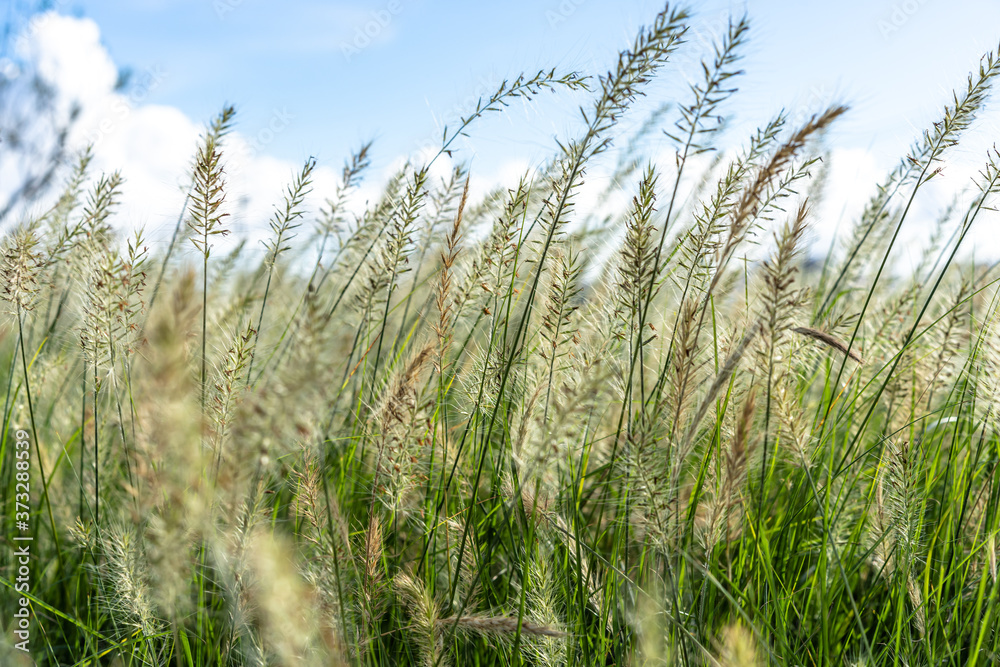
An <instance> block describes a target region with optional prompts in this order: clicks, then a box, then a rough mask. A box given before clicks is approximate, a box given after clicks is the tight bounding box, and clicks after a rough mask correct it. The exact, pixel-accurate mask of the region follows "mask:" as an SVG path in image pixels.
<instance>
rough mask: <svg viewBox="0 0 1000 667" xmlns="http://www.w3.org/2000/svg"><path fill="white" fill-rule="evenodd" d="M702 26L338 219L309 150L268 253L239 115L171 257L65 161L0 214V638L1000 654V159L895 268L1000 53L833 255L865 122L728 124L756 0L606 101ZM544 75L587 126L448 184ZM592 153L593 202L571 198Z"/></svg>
mask: <svg viewBox="0 0 1000 667" xmlns="http://www.w3.org/2000/svg"><path fill="white" fill-rule="evenodd" d="M689 20H690V19H689V15H688V12H687V11H685V10H683V9H680V8H676V7H674V6H668V7H666V8H664V10H663V11H662V12H660V13H659V14H657V15H656V16H654V17H652V21H651V22H650V24H649V25H648V27H645V28H643V29H642V30H641V31H640V32H639V34H638V35H637V37H636V38H635V40H634V42H632V43H631V45H630V46H628V48H626V49H625V50H623V51H622V52H621V53H620V54H619V57H618V58H617V59H616V60H614V61H613V62H611V63H609V65H610V66H609V68H608V71H607V72H606V73H605V74H604V75H602V76H597V77H595V78H590V77H587V76H584V75H581V74H579V73H576V72H569V73H559V72H557V71H556V70H542V71H540V72H538V73H537V74H534V75H522V76H520V77H517V78H516V79H514V80H512V81H506V82H504V83H503V84H502V85H500V86H499V87H498V89H497V90H496V91H495V92H494V93H492V94H491V95H489V96H488V97H484V98H483V99H482V100H480V102H479V103H478V104H477V105H476V107H475V108H473V109H469V110H468V115H466V116H463V117H462V119H461V121H460V123H459V124H458V125H457V126H453V127H451V128H448V129H446V130H445V131H444V133H443V136H442V139H441V145H440V147H439V150H438V151H437V152H436V153H434V154H432V155H430V156H429V158H428V159H426V160H425V161H423V162H409V163H406V164H405V165H404V166H403V167H401V168H400V169H399V170H398V172H397V173H396V174H395V175H393V176H392V177H391V178H390V179H389V180H388V182H387V183H386V184H385V185H384V187H383V189H382V191H381V192H380V193H379V195H378V196H376V197H372V198H371V199H370V200H369V201H368V202H367V203H365V206H366V208H365V210H364V211H363V212H361V213H358V214H356V215H355V214H352V211H354V210H356V209H355V208H354V207H355V206H357V205H358V204H359V203H360V202H358V201H357V194H358V191H359V186H360V184H361V182H362V180H363V179H364V178H365V177H366V175H367V169H368V166H369V164H370V162H371V160H372V155H373V153H374V151H375V150H376V148H374V147H373V146H372V145H371V144H364V145H362V146H361V147H359V149H358V150H357V151H356V152H355V153H354V154H352V155H350V156H348V157H347V159H346V161H345V163H344V166H343V170H342V172H341V177H340V179H339V182H338V184H337V186H336V188H335V189H334V190H333V191H332V192H315V193H313V194H315V195H318V196H319V198H320V199H321V200H322V201H323V202H324V203H323V204H322V205H321V206H319V207H316V208H313V207H312V205H311V203H310V202H312V201H313V200H312V199H311V197H310V196H309V195H310V193H311V192H312V190H313V189H316V188H318V186H317V184H316V183H315V182H314V180H313V176H314V170H315V169H316V168H317V167H318V165H317V162H316V160H314V159H312V158H310V159H309V160H307V161H306V162H305V164H304V165H303V166H302V168H301V169H300V170H299V171H297V172H296V173H294V174H291V175H290V179H289V185H287V186H286V187H285V190H284V197H283V201H281V202H276V207H275V211H274V215H273V217H272V219H271V221H270V230H269V232H267V237H266V241H265V244H264V249H263V252H261V253H260V254H259V255H256V256H255V255H253V254H252V253H250V252H247V250H246V249H247V246H246V245H245V243H241V242H233V241H232V239H229V240H225V239H224V238H223V237H225V236H227V235H228V234H229V229H228V218H227V217H226V216H227V211H228V210H229V204H228V203H227V202H228V200H227V187H228V186H227V179H226V168H227V152H226V142H225V139H226V136H227V134H228V133H229V132H230V130H231V129H232V127H233V125H234V122H235V115H234V113H235V112H234V110H233V109H232V108H231V107H226V108H224V109H223V110H222V111H221V113H220V114H219V115H218V116H217V117H216V118H215V119H214V120H212V121H211V122H210V123H209V125H208V127H207V129H206V130H205V133H204V135H203V137H202V139H201V141H200V144H199V146H198V149H197V153H196V154H195V155H194V156H192V163H191V164H192V168H191V173H190V174H188V175H187V178H189V179H190V192H189V196H188V198H187V201H186V203H185V209H184V210H183V211H180V212H178V213H179V218H178V225H177V229H176V230H175V233H174V238H173V240H172V242H171V243H170V245H169V246H168V247H167V248H165V249H164V250H163V251H162V252H158V253H150V252H148V251H147V250H146V248H145V245H144V242H143V240H142V235H141V234H137V235H134V236H131V237H127V238H126V237H123V236H122V235H120V234H119V233H118V232H117V231H116V230H118V229H121V228H127V227H128V226H129V225H128V222H129V221H125V220H121V219H119V215H118V213H117V204H118V202H119V201H120V199H121V192H122V190H121V185H122V183H123V182H124V180H123V179H125V178H127V177H128V175H127V174H118V173H112V174H106V175H100V174H93V173H91V172H92V164H91V162H92V159H91V152H90V151H89V150H88V151H85V152H83V153H82V154H81V155H80V156H79V157H78V159H77V161H76V163H75V165H72V166H71V167H70V168H69V169H68V176H67V178H66V181H65V187H64V190H63V192H62V193H61V195H60V196H59V197H57V198H56V199H55V200H54V201H55V203H54V204H53V206H52V208H51V209H49V210H47V211H44V212H42V213H41V214H39V215H38V216H37V217H35V218H29V219H25V220H23V221H20V224H18V225H17V226H16V228H12V229H9V230H7V231H6V233H5V236H4V237H3V239H2V242H0V283H2V284H0V297H2V299H3V301H4V308H3V318H4V319H3V321H2V327H0V373H2V374H3V375H2V377H5V378H6V394H5V398H4V401H3V405H4V408H3V409H4V413H3V424H4V428H3V431H2V433H3V435H2V438H0V488H2V489H3V492H4V498H3V503H2V504H0V521H2V523H3V528H4V533H3V534H4V535H7V536H13V535H17V534H19V528H18V522H22V521H24V520H25V517H27V523H28V524H29V525H30V532H29V534H30V536H31V537H32V538H33V541H32V542H31V549H32V559H33V560H32V563H33V568H34V569H33V570H32V578H31V582H30V588H29V589H28V590H27V591H22V592H15V589H16V586H17V576H18V566H19V565H18V562H17V559H16V556H15V555H14V549H13V548H6V549H2V550H0V584H2V585H3V586H5V587H6V589H7V591H8V594H6V595H4V596H2V597H0V663H2V664H4V665H6V664H11V665H19V664H29V663H28V662H26V661H25V658H26V656H25V655H24V654H23V652H21V651H19V650H18V649H17V648H15V645H16V643H17V641H18V638H17V635H16V634H15V630H17V627H16V625H15V623H14V622H13V621H12V620H11V619H15V618H16V617H15V616H14V613H15V612H16V611H17V609H18V608H19V598H21V597H22V596H23V597H25V599H26V600H27V601H28V602H29V603H30V606H31V610H32V613H33V615H32V618H31V621H30V622H31V628H32V643H31V647H32V653H31V656H30V659H31V660H33V661H34V662H35V664H39V665H52V666H55V665H75V666H79V667H83V666H85V665H87V666H96V665H158V666H163V667H168V666H172V665H225V666H232V667H242V666H245V665H261V666H263V665H283V666H298V665H351V666H353V665H358V666H361V665H366V666H367V665H411V664H412V665H425V666H426V667H442V666H445V665H480V666H487V665H593V666H597V665H645V664H662V665H678V666H680V665H685V666H687V665H727V666H728V665H733V666H736V665H740V666H743V665H783V666H788V667H792V666H793V665H841V664H857V665H873V666H874V665H879V666H886V667H888V666H892V667H897V666H900V665H947V666H952V665H954V666H958V665H990V664H995V663H996V662H997V661H998V660H1000V657H998V656H1000V632H998V631H997V630H998V629H1000V581H998V575H997V549H998V545H997V541H998V533H1000V512H998V507H997V503H998V499H1000V477H998V474H997V471H998V461H1000V419H998V417H1000V411H998V409H997V407H996V403H997V401H998V400H1000V384H998V381H997V374H998V373H1000V319H998V311H997V308H998V304H1000V292H998V285H1000V273H998V270H1000V269H998V265H996V264H984V263H980V262H978V261H977V260H974V259H971V257H974V256H975V255H973V254H971V253H963V252H962V248H963V247H964V244H965V241H966V238H967V235H968V233H969V231H970V229H972V227H973V226H974V225H979V224H983V223H988V222H989V221H988V220H986V219H985V218H987V216H989V215H992V214H993V209H994V207H995V206H996V204H997V202H996V194H997V191H998V189H1000V167H998V164H1000V158H998V154H997V153H996V152H995V151H989V152H987V151H985V150H983V169H982V172H981V173H980V174H979V176H978V177H977V178H976V180H975V185H976V188H975V189H974V190H973V191H971V192H970V193H969V195H968V197H966V200H967V201H966V200H961V202H960V203H956V204H955V205H953V206H951V207H949V208H948V209H947V211H946V213H945V214H944V215H943V216H942V217H941V219H940V220H939V221H938V232H937V233H936V234H935V237H934V239H933V241H932V243H931V245H930V246H929V249H928V250H927V254H926V257H925V259H924V261H921V262H920V263H919V264H918V266H917V268H916V269H915V270H914V271H913V272H912V273H910V274H906V273H901V272H900V271H898V270H897V268H896V267H897V266H898V265H897V264H896V263H895V259H896V258H897V257H898V256H899V255H900V254H901V253H900V250H901V249H900V248H899V247H898V246H899V242H898V239H899V238H900V237H899V234H900V229H901V228H902V227H903V225H904V224H909V223H910V222H911V218H912V217H913V214H912V213H911V211H912V210H913V204H914V202H916V201H918V200H920V199H921V197H922V196H923V194H924V193H923V191H924V186H925V184H926V183H927V182H928V181H929V180H930V179H932V178H947V173H946V172H942V171H941V167H942V164H943V163H942V161H943V160H945V159H946V158H947V155H948V154H949V153H950V152H951V151H953V150H954V149H955V147H956V146H957V145H958V144H959V143H960V142H962V141H963V135H964V134H965V132H966V130H967V129H968V128H969V126H970V125H971V124H972V122H973V121H974V119H975V116H976V114H977V113H978V112H979V111H980V110H981V109H982V108H983V107H984V105H986V104H987V103H988V100H989V93H990V89H991V86H992V84H993V81H994V78H995V76H996V74H997V73H998V72H1000V64H998V59H997V55H996V54H995V53H989V54H987V55H986V56H984V58H983V60H982V63H981V66H980V68H979V69H977V70H976V71H974V72H973V73H972V74H971V75H970V77H969V79H968V81H967V82H966V83H965V84H964V85H963V86H961V87H960V89H959V90H958V91H957V92H956V93H955V95H954V96H953V98H952V101H951V102H950V103H949V104H948V105H947V106H946V107H945V109H944V110H943V112H942V113H941V117H940V118H939V119H938V120H937V122H935V123H934V124H933V125H931V126H930V127H929V128H928V129H927V130H926V131H925V132H923V133H922V134H920V135H918V136H917V137H916V138H915V142H914V144H913V148H912V150H910V151H909V153H908V154H907V155H906V156H903V157H902V158H901V160H900V161H899V163H898V164H897V165H896V167H895V168H894V169H893V170H892V171H891V172H890V173H889V174H888V175H887V176H886V177H885V179H884V180H883V181H882V182H881V183H877V184H876V183H873V184H872V185H871V191H870V192H869V193H860V195H859V196H862V197H867V199H865V202H866V205H865V206H864V208H863V210H862V212H861V213H860V214H859V216H858V218H857V219H856V220H854V221H852V222H851V225H850V226H849V229H847V231H846V232H845V234H844V235H843V236H842V238H840V239H839V240H838V241H837V242H836V243H834V244H832V245H831V248H830V250H829V254H828V255H827V256H826V257H825V258H822V257H821V258H818V259H819V260H820V261H816V260H817V257H816V256H815V254H814V252H815V249H814V248H812V247H811V245H810V238H811V237H810V229H811V228H813V227H816V226H820V225H824V226H829V225H832V224H833V221H830V220H824V219H822V217H821V215H822V214H821V213H818V211H820V210H821V209H822V207H819V206H816V205H815V202H817V201H819V200H820V198H821V196H822V194H823V193H822V187H823V182H824V181H823V178H822V173H821V162H820V159H819V158H820V156H821V155H823V154H825V153H827V152H828V151H829V143H830V142H831V141H832V138H831V137H835V136H836V134H835V129H836V127H837V124H838V123H839V122H840V120H841V118H842V117H843V116H845V115H846V114H849V111H848V109H847V108H846V107H845V106H843V105H840V104H833V105H830V106H827V107H825V108H819V109H806V110H803V113H802V114H801V115H789V114H785V113H779V114H777V115H776V116H774V117H773V118H772V119H771V120H770V121H768V122H766V123H765V124H764V125H762V126H761V127H760V128H759V129H757V130H756V131H754V132H752V133H751V134H750V135H749V136H747V137H745V138H744V139H743V141H742V142H741V143H740V144H739V145H738V146H736V147H734V148H732V149H727V150H725V151H722V150H717V149H718V148H719V147H717V146H716V141H717V136H718V135H719V133H718V130H719V129H720V128H721V127H722V126H723V125H724V123H723V121H724V119H725V118H727V117H730V116H732V115H734V114H735V113H736V112H738V110H739V100H740V93H739V91H738V89H737V88H738V84H739V81H740V75H741V74H742V72H741V70H740V69H739V63H740V59H741V57H742V55H743V53H744V51H745V49H746V48H747V45H748V44H752V41H753V39H754V34H753V30H752V29H751V26H750V21H749V20H748V19H747V18H746V17H743V18H738V19H734V20H733V21H732V22H731V24H730V25H729V27H728V29H727V30H725V31H724V33H723V34H722V35H720V37H719V41H718V43H717V44H716V45H715V47H714V49H711V50H709V52H707V53H705V54H701V55H703V56H704V62H703V66H702V67H701V68H700V70H698V71H696V72H693V73H691V77H690V78H689V81H690V82H691V83H689V85H688V86H687V87H681V88H680V92H679V93H678V95H677V98H676V99H675V100H673V102H674V104H673V105H672V106H666V107H661V108H657V109H655V110H654V111H653V112H652V114H651V115H649V117H648V118H646V119H645V120H644V121H643V118H642V117H641V116H640V117H639V118H635V119H633V120H636V121H638V122H636V123H634V124H632V125H631V126H633V127H638V128H639V129H638V131H637V132H635V133H630V132H628V131H625V130H622V129H621V128H622V126H623V124H622V123H621V120H622V119H623V118H626V117H631V116H635V115H636V114H637V113H638V111H639V110H638V109H636V108H635V106H636V101H637V100H638V98H640V97H641V96H642V95H643V94H644V93H645V92H647V90H648V89H649V87H650V85H651V83H652V81H653V79H654V78H656V77H661V76H669V77H674V76H676V74H675V73H670V74H665V73H667V72H672V68H669V67H666V65H667V64H668V63H670V62H671V60H672V59H673V58H674V57H675V54H677V53H678V52H684V51H687V52H695V51H696V46H695V45H694V44H693V43H688V42H687V41H686V36H687V31H688V25H689ZM546 91H550V92H553V93H555V94H558V95H564V94H565V95H574V96H577V97H578V98H581V99H584V100H585V101H584V102H583V104H582V106H581V112H580V114H581V118H580V121H581V122H580V125H579V129H578V131H577V132H576V133H575V134H568V135H567V136H562V137H559V139H558V143H556V144H554V145H553V151H552V155H551V159H550V160H549V161H548V163H547V164H546V165H545V166H543V167H542V168H540V169H539V170H538V171H537V172H536V173H533V174H525V175H524V176H522V177H521V178H520V179H519V180H517V181H514V182H509V183H503V184H500V185H499V186H498V187H497V188H495V189H494V190H493V191H491V192H488V193H486V194H485V195H483V196H482V197H477V196H474V195H472V194H470V187H469V182H470V177H469V169H468V165H467V164H466V163H465V162H463V157H464V155H463V152H462V150H460V146H461V144H460V143H459V142H457V141H456V139H457V138H458V137H469V139H470V141H474V140H475V138H476V131H477V129H478V128H477V123H478V121H479V120H480V119H481V118H483V117H484V116H487V115H491V114H494V113H499V112H502V111H503V109H504V107H506V105H507V104H508V103H509V102H511V101H512V100H514V99H520V100H523V101H525V102H528V101H530V103H532V104H542V103H544V100H543V99H540V98H541V97H542V95H541V94H542V93H543V92H546ZM588 96H589V97H588ZM358 103H363V98H361V101H359V102H358ZM796 111H798V110H796ZM793 118H797V119H798V120H795V121H793V120H792V119H793ZM656 131H663V132H664V134H665V136H666V137H667V139H668V140H669V142H670V144H671V146H672V147H673V149H674V152H672V153H671V155H670V159H669V160H667V161H666V162H665V163H659V164H657V163H656V162H655V161H651V160H650V156H649V155H647V154H645V153H644V152H643V146H644V144H645V143H647V141H646V139H647V138H648V136H649V134H650V133H651V132H656ZM964 150H965V151H966V152H970V151H972V152H975V151H976V150H980V149H979V148H977V147H976V146H967V145H966V146H964ZM707 154H711V155H707ZM699 156H701V157H699ZM609 159H610V164H613V165H616V166H615V174H614V176H615V177H614V179H613V181H614V182H615V183H616V184H617V185H616V187H619V188H621V189H622V191H623V192H625V193H626V194H627V195H628V196H629V199H630V203H629V204H628V205H627V206H625V207H623V208H622V210H619V211H615V212H613V213H612V214H611V215H610V216H607V215H606V213H605V212H598V211H597V210H590V209H589V208H588V207H586V206H584V205H583V204H582V203H581V202H583V201H584V198H583V197H579V196H578V195H579V193H580V191H581V188H582V187H584V182H585V177H586V175H587V174H588V172H589V171H592V170H595V169H599V168H602V167H603V166H604V165H605V164H608V163H609ZM449 161H450V164H449ZM606 194H607V193H605V195H606ZM810 202H812V203H813V205H812V206H810ZM602 210H603V209H602ZM949 231H950V232H951V233H949ZM244 241H245V240H244ZM191 247H193V252H191ZM185 249H187V251H188V252H187V253H185V252H183V250H185ZM22 431H23V432H25V433H27V434H28V439H29V441H30V448H26V446H25V445H22V444H19V443H20V442H22V441H23V440H24V438H23V437H22V436H20V435H18V434H19V433H20V432H22ZM25 452H27V454H26V453H25ZM29 473H30V474H29ZM29 481H30V489H28V488H26V487H27V486H29ZM25 500H27V501H28V502H27V503H25ZM18 503H20V504H18ZM25 505H26V506H27V509H24V508H25ZM11 544H20V542H18V543H14V542H9V543H8V546H10V545H11Z"/></svg>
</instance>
